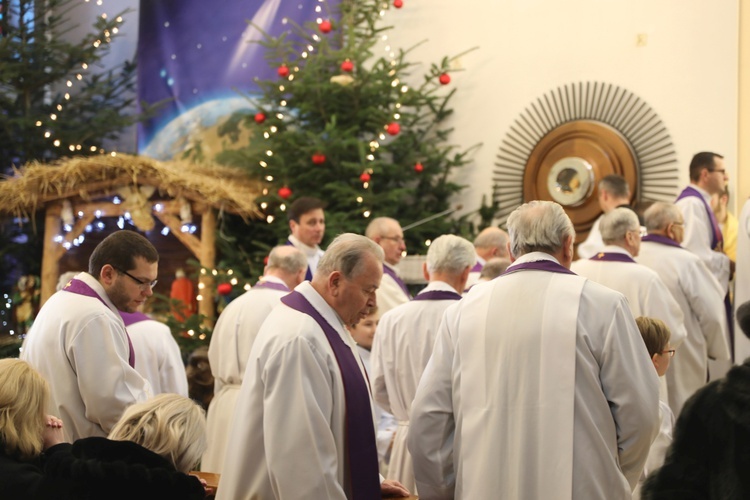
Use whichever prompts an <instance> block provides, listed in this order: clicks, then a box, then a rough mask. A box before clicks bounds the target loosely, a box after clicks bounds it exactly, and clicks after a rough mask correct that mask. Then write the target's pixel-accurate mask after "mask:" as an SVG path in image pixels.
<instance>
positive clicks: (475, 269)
mask: <svg viewBox="0 0 750 500" xmlns="http://www.w3.org/2000/svg"><path fill="white" fill-rule="evenodd" d="M483 268H484V266H483V265H482V263H481V262H479V261H477V263H476V264H474V267H472V268H471V272H472V273H481V272H482V269H483Z"/></svg>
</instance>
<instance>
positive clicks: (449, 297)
mask: <svg viewBox="0 0 750 500" xmlns="http://www.w3.org/2000/svg"><path fill="white" fill-rule="evenodd" d="M475 262H476V257H475V253H474V248H473V246H472V244H471V243H470V242H469V241H467V240H465V239H464V238H461V237H459V236H455V235H452V234H445V235H443V236H439V237H437V238H435V240H433V242H432V244H431V245H430V247H429V248H428V249H427V261H426V262H425V263H424V264H423V266H424V269H423V272H424V275H425V279H426V280H427V281H428V282H429V284H428V285H427V286H426V287H425V288H424V289H423V290H422V291H421V292H419V293H418V294H417V295H416V296H415V297H414V300H412V301H411V302H408V303H406V304H401V305H400V306H398V307H396V308H395V309H391V310H390V311H388V312H387V313H386V314H384V315H383V317H382V318H381V319H380V324H379V325H378V329H377V335H375V339H374V341H373V348H372V390H373V397H374V398H375V401H377V403H378V404H380V406H381V407H383V408H384V409H385V410H386V411H388V412H391V413H392V414H393V415H394V416H395V417H396V420H397V421H398V427H397V428H396V435H395V436H394V440H393V451H392V452H391V462H390V465H389V467H388V474H387V477H388V478H389V479H395V480H397V481H399V482H400V483H401V484H403V485H404V486H406V487H407V488H408V489H409V490H411V491H414V486H415V484H414V469H413V467H412V462H411V456H409V452H408V450H407V449H406V438H407V435H408V433H409V411H410V410H411V402H412V400H413V399H414V393H415V392H416V391H417V385H418V384H419V379H420V378H421V377H422V371H424V367H425V366H426V365H427V362H428V361H429V359H430V356H431V355H432V346H433V344H434V343H435V335H436V334H437V329H438V326H439V325H440V321H441V320H442V318H443V313H444V312H445V310H446V309H447V308H448V306H450V305H451V304H454V303H455V302H456V301H457V300H459V299H460V298H461V292H463V290H464V288H465V286H466V280H467V278H468V276H469V272H470V271H471V268H472V266H473V265H474V263H475Z"/></svg>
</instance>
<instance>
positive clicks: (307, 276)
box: [284, 240, 313, 281]
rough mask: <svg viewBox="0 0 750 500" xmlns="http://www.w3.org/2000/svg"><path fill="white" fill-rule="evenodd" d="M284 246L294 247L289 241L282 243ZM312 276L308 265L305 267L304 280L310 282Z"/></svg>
mask: <svg viewBox="0 0 750 500" xmlns="http://www.w3.org/2000/svg"><path fill="white" fill-rule="evenodd" d="M284 244H285V245H287V246H290V247H293V246H294V243H292V242H291V241H289V240H286V243H284ZM305 258H307V257H305ZM312 276H313V275H312V270H311V269H310V266H309V265H308V266H307V272H306V273H305V279H306V280H307V281H312Z"/></svg>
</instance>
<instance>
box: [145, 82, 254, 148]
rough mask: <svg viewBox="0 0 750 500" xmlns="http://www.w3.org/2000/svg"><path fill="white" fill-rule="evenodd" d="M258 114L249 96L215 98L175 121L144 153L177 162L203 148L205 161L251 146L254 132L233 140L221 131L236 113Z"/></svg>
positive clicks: (166, 126)
mask: <svg viewBox="0 0 750 500" xmlns="http://www.w3.org/2000/svg"><path fill="white" fill-rule="evenodd" d="M236 112H246V113H249V114H254V113H255V112H256V106H255V104H254V103H253V102H252V101H250V100H248V99H247V98H245V97H239V96H232V97H227V98H223V99H214V100H211V101H207V102H204V103H202V104H199V105H198V106H195V107H194V108H191V109H189V110H187V111H185V112H184V113H182V114H180V115H178V116H176V117H175V118H173V119H172V120H171V121H170V122H169V123H167V124H166V125H165V126H164V127H163V128H162V129H161V130H159V131H158V132H157V133H156V134H154V136H153V138H152V139H151V142H149V144H148V146H146V148H145V149H144V150H143V151H142V154H144V155H146V156H149V157H151V158H154V159H156V160H161V161H168V160H177V159H180V158H181V157H182V154H183V153H184V152H185V151H190V150H193V149H196V148H199V149H200V151H201V153H202V155H203V157H204V158H205V159H213V158H214V157H215V156H216V155H217V154H218V153H220V152H221V151H223V150H225V149H233V147H240V146H242V145H243V144H247V142H248V141H249V140H250V137H251V132H250V131H249V130H248V129H244V128H243V129H242V134H241V136H240V140H238V141H231V142H230V140H229V139H228V138H227V137H222V136H221V135H219V129H220V128H221V126H222V125H223V124H224V123H225V122H226V121H227V120H228V119H229V118H230V116H231V115H232V114H233V113H236Z"/></svg>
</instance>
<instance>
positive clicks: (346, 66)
mask: <svg viewBox="0 0 750 500" xmlns="http://www.w3.org/2000/svg"><path fill="white" fill-rule="evenodd" d="M353 70H354V63H353V62H351V61H350V60H349V59H347V60H346V61H344V62H342V63H341V71H346V72H347V73H351V72H352V71H353Z"/></svg>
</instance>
